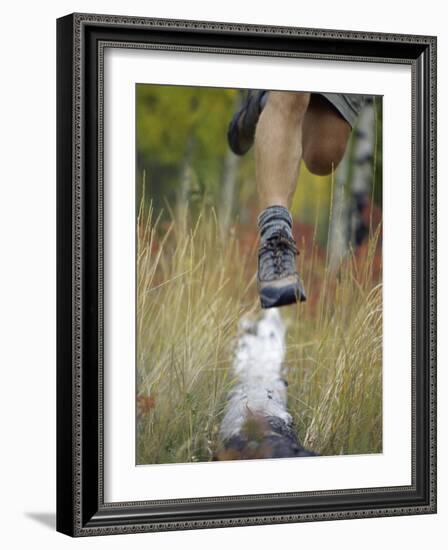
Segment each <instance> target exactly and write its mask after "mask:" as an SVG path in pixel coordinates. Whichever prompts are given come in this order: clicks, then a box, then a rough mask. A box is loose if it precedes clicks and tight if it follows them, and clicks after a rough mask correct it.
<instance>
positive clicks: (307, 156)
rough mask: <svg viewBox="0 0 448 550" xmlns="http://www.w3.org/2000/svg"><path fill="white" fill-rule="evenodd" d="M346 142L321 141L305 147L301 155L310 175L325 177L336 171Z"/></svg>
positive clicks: (329, 139)
mask: <svg viewBox="0 0 448 550" xmlns="http://www.w3.org/2000/svg"><path fill="white" fill-rule="evenodd" d="M345 148H346V140H342V139H341V140H338V139H331V138H327V139H325V138H324V139H322V140H320V141H319V142H318V143H313V144H311V145H310V146H309V147H307V148H306V149H305V151H304V153H303V160H304V161H305V164H306V166H307V168H308V170H309V171H310V172H311V173H312V174H316V175H317V176H326V175H328V174H331V172H332V171H333V170H336V168H337V166H338V164H339V163H340V162H341V160H342V157H343V156H344V153H345Z"/></svg>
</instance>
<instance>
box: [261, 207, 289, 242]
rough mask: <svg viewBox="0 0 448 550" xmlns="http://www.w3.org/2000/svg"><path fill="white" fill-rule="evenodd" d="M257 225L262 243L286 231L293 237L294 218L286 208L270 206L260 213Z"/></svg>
mask: <svg viewBox="0 0 448 550" xmlns="http://www.w3.org/2000/svg"><path fill="white" fill-rule="evenodd" d="M257 223H258V230H259V232H260V237H261V240H262V241H265V240H266V239H269V238H270V237H272V235H273V234H274V233H277V232H278V231H285V232H286V233H287V234H288V235H289V236H290V237H292V217H291V214H290V213H289V210H288V209H287V208H285V207H284V206H279V205H274V206H269V207H268V208H266V209H265V210H263V211H262V212H261V213H260V215H259V216H258V220H257Z"/></svg>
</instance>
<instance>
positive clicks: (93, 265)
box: [57, 14, 436, 536]
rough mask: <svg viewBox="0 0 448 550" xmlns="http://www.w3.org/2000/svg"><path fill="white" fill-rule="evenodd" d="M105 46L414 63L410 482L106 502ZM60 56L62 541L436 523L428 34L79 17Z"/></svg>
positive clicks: (64, 21) (65, 26)
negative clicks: (306, 524)
mask: <svg viewBox="0 0 448 550" xmlns="http://www.w3.org/2000/svg"><path fill="white" fill-rule="evenodd" d="M110 46H113V47H129V48H140V47H146V48H157V49H168V48H169V49H171V50H179V51H185V50H187V51H198V52H214V53H221V54H223V55H225V54H226V53H233V54H235V53H236V54H249V55H268V56H283V57H308V58H316V59H340V60H348V61H365V62H372V61H373V62H380V63H400V64H403V63H404V64H409V65H411V67H412V127H413V135H412V193H413V200H412V209H413V212H412V215H413V224H412V225H413V234H412V243H413V245H412V248H413V257H412V278H413V280H412V290H413V292H412V300H413V303H412V315H413V319H412V331H413V334H412V349H413V353H412V373H413V384H412V414H413V419H412V421H413V422H412V433H413V444H412V464H413V474H412V484H411V485H410V486H405V487H383V488H379V489H378V488H375V489H357V490H350V489H347V490H341V491H320V492H313V493H283V494H265V495H242V496H236V497H231V498H228V497H220V496H216V497H215V498H195V499H184V500H170V501H163V502H160V501H159V502H155V501H149V500H148V501H147V502H124V503H118V504H110V503H105V502H104V498H103V480H102V453H103V447H102V426H103V424H102V420H103V419H102V414H103V413H102V402H103V394H102V382H103V378H102V376H103V364H102V349H103V348H102V346H103V341H102V338H103V334H102V322H103V320H102V314H103V313H102V311H103V310H102V300H103V287H102V277H103V273H102V265H103V264H102V262H103V256H102V255H103V244H102V243H103V233H102V232H103V225H102V215H103V206H102V201H103V181H102V152H103V149H102V128H103V126H102V79H103V65H102V60H103V52H104V48H105V47H110ZM57 52H58V53H57V73H58V74H57V120H58V123H57V141H58V146H57V147H58V148H57V159H58V162H57V210H58V212H57V234H58V241H57V253H58V261H57V270H58V272H57V281H58V283H57V292H58V308H57V326H58V335H57V340H58V352H57V362H58V367H57V390H58V397H57V436H58V442H57V529H58V531H61V532H63V533H66V534H68V535H72V536H87V535H103V534H112V533H133V532H144V531H157V530H169V529H197V528H210V527H226V526H236V525H255V524H257V525H258V524H266V523H284V522H299V521H312V520H330V519H338V518H344V519H346V518H363V517H377V516H390V515H401V514H425V513H434V512H435V511H436V439H435V437H436V436H435V433H436V412H435V407H436V258H435V255H436V38H435V37H428V36H406V35H395V34H378V33H368V32H349V31H336V30H316V29H302V28H290V27H262V26H254V25H239V24H230V23H213V22H199V21H175V20H161V19H146V18H134V17H121V16H107V15H91V14H73V15H69V16H66V17H63V18H61V19H59V20H58V21H57ZM410 115H411V113H410ZM149 498H150V495H148V499H149Z"/></svg>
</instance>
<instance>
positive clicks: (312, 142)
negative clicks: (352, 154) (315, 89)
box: [302, 94, 352, 176]
mask: <svg viewBox="0 0 448 550" xmlns="http://www.w3.org/2000/svg"><path fill="white" fill-rule="evenodd" d="M351 130H352V129H351V126H350V124H349V123H348V122H347V121H346V120H345V119H344V118H343V117H342V115H341V114H340V113H339V112H338V111H337V109H336V108H335V107H333V105H332V104H331V103H330V102H329V101H328V100H327V99H325V98H324V97H323V96H321V95H318V94H313V95H312V96H311V100H310V103H309V106H308V109H307V111H306V113H305V117H304V119H303V124H302V142H303V153H302V154H303V160H304V162H305V164H306V166H307V168H308V170H309V171H310V172H311V173H313V174H317V175H319V176H325V175H327V174H331V172H332V171H333V170H336V168H337V166H338V164H339V162H340V161H341V160H342V157H343V156H344V153H345V149H346V147H347V142H348V139H349V137H350V133H351Z"/></svg>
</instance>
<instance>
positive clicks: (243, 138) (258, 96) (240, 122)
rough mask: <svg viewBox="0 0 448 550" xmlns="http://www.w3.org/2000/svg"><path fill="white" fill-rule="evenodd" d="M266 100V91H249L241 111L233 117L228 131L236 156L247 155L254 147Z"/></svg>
mask: <svg viewBox="0 0 448 550" xmlns="http://www.w3.org/2000/svg"><path fill="white" fill-rule="evenodd" d="M266 99H267V92H266V90H249V91H248V92H247V95H246V98H245V100H244V102H243V105H242V106H241V109H239V110H238V111H237V112H236V113H235V114H234V115H233V118H232V120H231V121H230V124H229V129H228V131H227V140H228V142H229V146H230V149H231V150H232V151H233V152H234V153H235V155H245V154H246V153H247V151H249V149H250V148H251V147H252V144H253V143H254V139H255V128H256V127H257V122H258V119H259V118H260V114H261V111H262V110H263V107H264V105H265V103H266Z"/></svg>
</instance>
